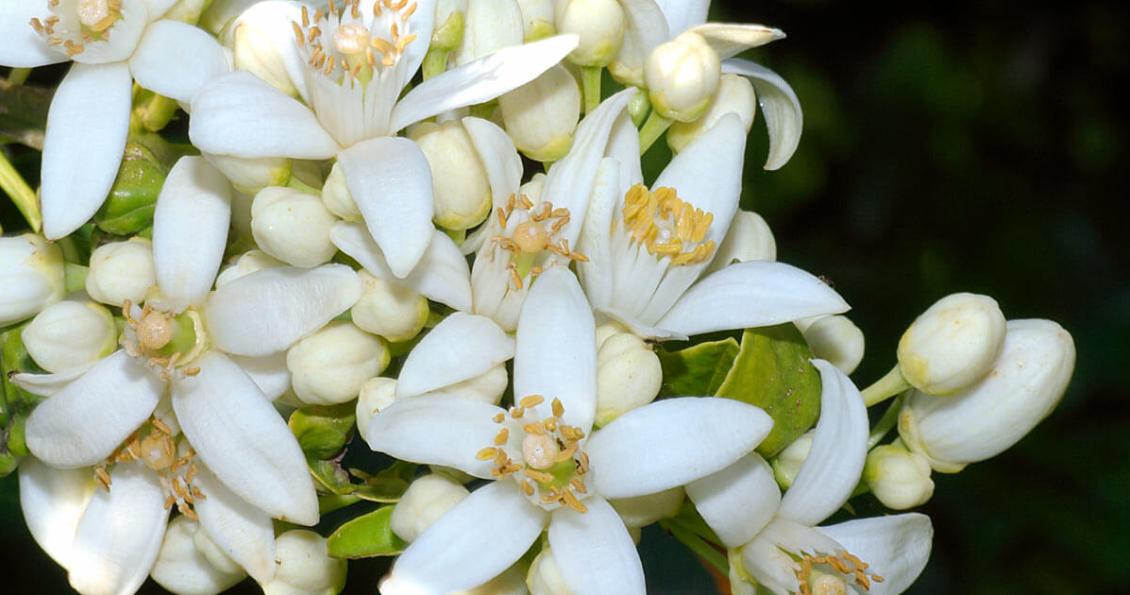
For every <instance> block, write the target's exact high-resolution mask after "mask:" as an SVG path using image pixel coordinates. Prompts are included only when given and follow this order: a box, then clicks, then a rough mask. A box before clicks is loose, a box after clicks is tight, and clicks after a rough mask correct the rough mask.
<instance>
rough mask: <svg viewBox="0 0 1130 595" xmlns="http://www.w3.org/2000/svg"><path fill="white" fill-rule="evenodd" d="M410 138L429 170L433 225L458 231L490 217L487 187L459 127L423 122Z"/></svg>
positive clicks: (482, 170) (474, 153) (480, 165)
mask: <svg viewBox="0 0 1130 595" xmlns="http://www.w3.org/2000/svg"><path fill="white" fill-rule="evenodd" d="M410 136H411V138H412V140H414V141H416V144H417V145H419V147H420V150H421V151H423V152H424V157H427V159H428V165H429V166H430V167H431V170H432V188H433V190H434V192H435V222H436V225H439V226H440V227H445V228H447V229H452V230H461V229H470V228H472V227H474V226H476V225H478V224H479V223H482V222H483V220H484V219H486V217H487V215H488V214H490V208H491V194H490V184H489V182H488V181H487V173H486V168H485V167H484V166H483V162H482V160H481V159H480V158H479V153H478V151H476V150H475V146H474V145H473V144H472V143H471V137H470V135H468V134H467V131H466V130H464V129H463V124H462V123H461V122H459V121H457V120H449V121H447V122H443V123H442V124H436V123H434V122H424V123H421V124H418V125H416V126H414V127H413V128H412V130H411V132H410Z"/></svg>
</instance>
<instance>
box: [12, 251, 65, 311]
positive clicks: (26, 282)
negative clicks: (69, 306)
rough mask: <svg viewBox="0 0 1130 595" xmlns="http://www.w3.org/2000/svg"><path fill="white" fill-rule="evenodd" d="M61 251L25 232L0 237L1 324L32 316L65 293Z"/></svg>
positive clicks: (61, 297)
mask: <svg viewBox="0 0 1130 595" xmlns="http://www.w3.org/2000/svg"><path fill="white" fill-rule="evenodd" d="M65 281H66V279H65V275H64V264H63V251H62V250H60V249H59V247H58V246H56V245H55V244H52V243H49V242H47V241H46V240H44V239H43V238H42V237H40V236H38V235H35V234H31V233H25V234H23V235H20V236H16V237H0V326H6V325H8V324H11V323H13V322H18V321H20V320H23V319H25V318H29V317H31V316H35V314H36V313H37V312H39V311H40V310H42V309H43V308H44V307H45V306H48V305H50V304H53V303H55V302H57V301H59V300H61V299H63V295H64V294H65V293H66V291H65V290H66V282H65Z"/></svg>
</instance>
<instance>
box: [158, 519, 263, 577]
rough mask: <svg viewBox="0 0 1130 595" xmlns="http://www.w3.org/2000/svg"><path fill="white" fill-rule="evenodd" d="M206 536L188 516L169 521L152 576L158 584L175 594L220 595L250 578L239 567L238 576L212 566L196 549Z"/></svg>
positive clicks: (236, 573)
mask: <svg viewBox="0 0 1130 595" xmlns="http://www.w3.org/2000/svg"><path fill="white" fill-rule="evenodd" d="M203 533H204V531H202V530H201V529H200V525H199V524H198V523H197V522H195V521H192V520H189V518H188V517H186V516H183V515H181V516H177V517H176V518H174V519H172V520H171V521H169V526H168V528H167V529H166V530H165V537H164V541H162V542H161V549H160V551H159V552H158V553H157V561H156V562H154V564H153V569H152V570H151V571H150V573H149V574H150V576H152V577H153V580H154V581H156V582H157V584H159V585H161V586H162V587H164V588H165V589H166V590H169V591H172V592H173V593H219V592H221V591H224V590H226V589H227V588H229V587H232V586H234V585H235V584H236V583H238V582H239V581H241V580H243V578H244V577H245V576H247V574H246V573H245V572H243V570H242V569H240V568H239V567H238V566H237V567H236V569H237V571H236V572H226V571H224V570H220V569H219V568H216V567H215V566H213V565H212V563H211V562H209V561H208V558H206V557H205V556H204V554H203V553H202V552H201V551H200V549H199V548H197V547H196V535H199V534H203ZM205 539H207V537H205ZM212 547H213V548H214V547H215V546H212Z"/></svg>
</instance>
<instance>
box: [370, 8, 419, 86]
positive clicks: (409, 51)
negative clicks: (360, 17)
mask: <svg viewBox="0 0 1130 595" xmlns="http://www.w3.org/2000/svg"><path fill="white" fill-rule="evenodd" d="M366 2H369V3H370V4H372V3H373V2H371V0H366ZM436 3H437V0H416V12H414V13H412V20H411V24H412V33H415V34H416V35H417V38H416V39H418V40H420V41H417V42H416V43H410V44H408V47H407V48H406V49H405V50H404V55H403V56H401V57H400V63H399V64H397V69H398V70H399V71H400V84H399V88H401V89H403V88H404V87H405V86H407V85H408V82H409V81H411V80H412V77H413V76H415V75H416V72H417V71H418V70H420V65H421V64H423V63H424V56H426V55H427V53H428V46H429V44H428V41H427V40H430V39H431V38H432V30H433V29H434V27H435V18H436Z"/></svg>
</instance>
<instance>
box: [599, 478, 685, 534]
mask: <svg viewBox="0 0 1130 595" xmlns="http://www.w3.org/2000/svg"><path fill="white" fill-rule="evenodd" d="M686 495H687V493H686V491H685V490H684V489H683V487H682V486H679V487H676V488H671V489H669V490H663V491H662V492H656V493H654V494H645V495H643V496H636V497H634V498H618V499H616V500H609V501H608V503H609V504H611V505H612V508H614V509H616V512H617V513H618V514H619V515H620V518H621V519H623V521H624V525H626V526H627V527H630V528H637V529H638V528H642V527H646V526H648V525H650V524H652V523H655V522H658V521H660V520H662V519H666V518H670V517H673V516H675V515H676V514H678V513H679V508H680V507H682V505H683V500H684V499H686Z"/></svg>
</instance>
